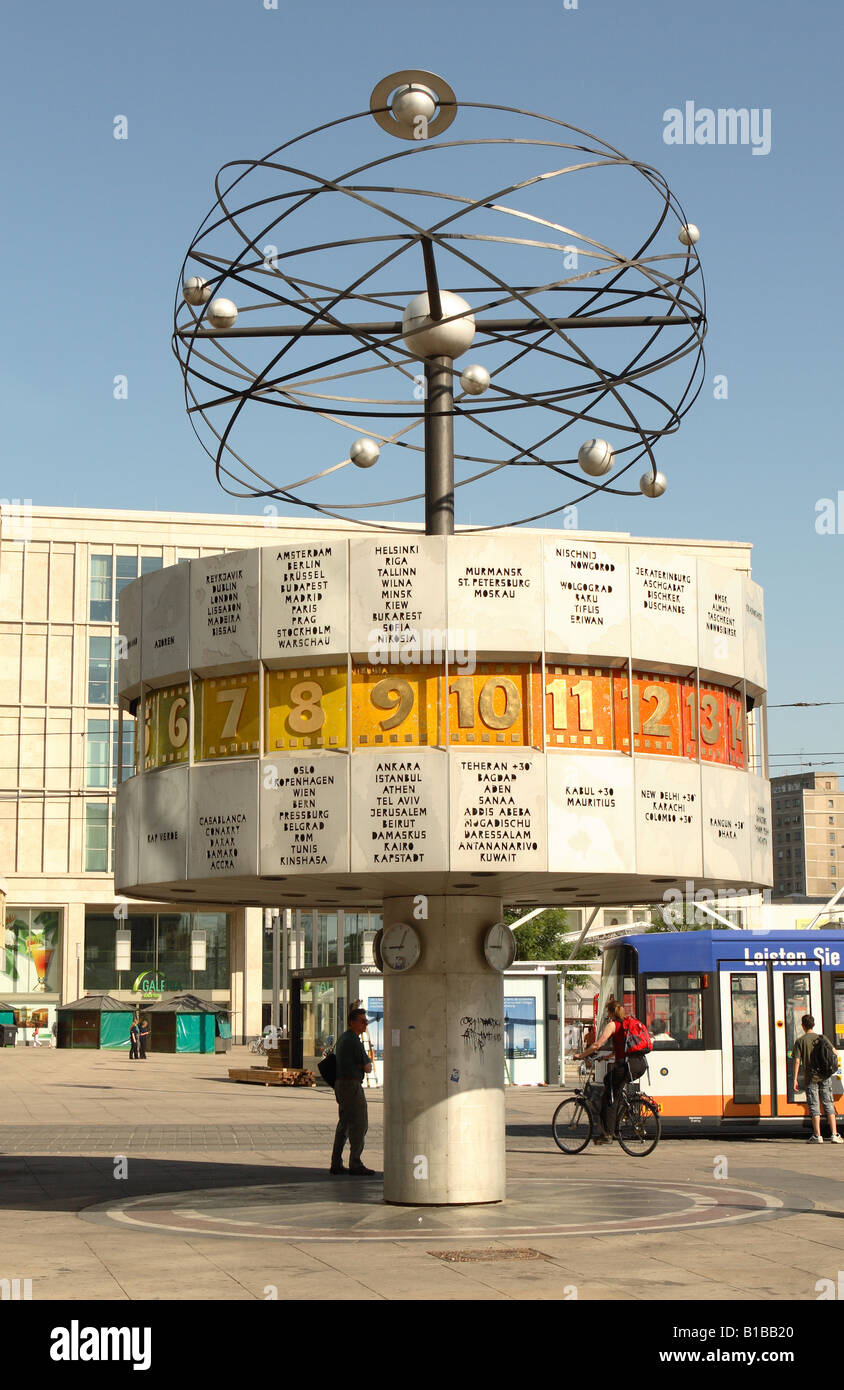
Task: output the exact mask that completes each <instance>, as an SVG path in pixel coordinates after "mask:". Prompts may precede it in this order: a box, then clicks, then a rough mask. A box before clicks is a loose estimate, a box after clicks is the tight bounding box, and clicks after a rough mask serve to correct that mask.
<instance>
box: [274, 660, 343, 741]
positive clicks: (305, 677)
mask: <svg viewBox="0 0 844 1390" xmlns="http://www.w3.org/2000/svg"><path fill="white" fill-rule="evenodd" d="M266 680H267V732H266V751H267V752H268V753H275V752H276V750H277V749H279V748H291V749H296V748H347V747H348V721H347V708H346V667H345V666H308V667H307V668H304V669H302V670H300V671H298V670H297V671H268V672H267V676H266Z"/></svg>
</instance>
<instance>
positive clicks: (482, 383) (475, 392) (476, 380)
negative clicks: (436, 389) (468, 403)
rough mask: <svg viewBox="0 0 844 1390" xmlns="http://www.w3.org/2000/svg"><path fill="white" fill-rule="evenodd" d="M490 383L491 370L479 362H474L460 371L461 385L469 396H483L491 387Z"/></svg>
mask: <svg viewBox="0 0 844 1390" xmlns="http://www.w3.org/2000/svg"><path fill="white" fill-rule="evenodd" d="M489 383H490V375H489V372H488V371H487V369H486V367H481V366H479V365H478V363H477V362H473V363H472V365H471V366H470V367H464V369H463V371H462V372H461V373H460V385H461V386H462V387H463V390H464V391H465V392H466V395H467V396H482V395H483V393H484V391H486V390H488V389H489Z"/></svg>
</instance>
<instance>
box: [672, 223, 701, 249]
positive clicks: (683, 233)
mask: <svg viewBox="0 0 844 1390" xmlns="http://www.w3.org/2000/svg"><path fill="white" fill-rule="evenodd" d="M677 237H678V239H679V240H680V241H681V242H682V243H683V245H684V246H694V244H695V242H696V241H700V228H699V227H696V226H695V224H694V222H687V223H686V224H685V226H683V227H681V228H680V230H679V232H678V233H677Z"/></svg>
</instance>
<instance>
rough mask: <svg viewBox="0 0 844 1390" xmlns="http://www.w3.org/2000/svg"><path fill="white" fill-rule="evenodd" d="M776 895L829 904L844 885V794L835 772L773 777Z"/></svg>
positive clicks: (772, 814)
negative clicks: (805, 898)
mask: <svg viewBox="0 0 844 1390" xmlns="http://www.w3.org/2000/svg"><path fill="white" fill-rule="evenodd" d="M771 816H772V819H773V845H774V897H776V898H787V897H792V896H794V895H797V896H801V897H809V898H824V899H826V900H828V899H829V898H831V897H832V896H833V894H834V893H836V892H837V891H838V890H839V889H840V888H841V887H842V886H844V877H842V876H843V875H844V792H841V791H839V790H838V777H837V775H834V774H831V773H819V772H805V773H801V774H799V775H793V774H792V775H791V776H785V777H772V778H771Z"/></svg>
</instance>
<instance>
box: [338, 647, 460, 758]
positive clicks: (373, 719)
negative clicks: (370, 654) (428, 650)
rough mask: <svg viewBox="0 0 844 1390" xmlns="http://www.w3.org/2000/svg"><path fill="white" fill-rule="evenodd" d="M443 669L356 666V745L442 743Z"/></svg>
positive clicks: (353, 708) (374, 746)
mask: <svg viewBox="0 0 844 1390" xmlns="http://www.w3.org/2000/svg"><path fill="white" fill-rule="evenodd" d="M442 683H443V682H442V668H441V667H439V666H402V667H399V668H396V667H395V666H355V667H353V668H352V747H353V748H384V747H385V746H386V747H389V746H390V745H392V744H394V745H396V746H397V747H407V746H408V744H409V745H411V746H414V745H415V746H417V747H420V746H421V747H425V746H427V745H429V744H430V745H431V746H432V747H436V745H437V744H438V743H442V737H443V736H442V730H443V711H442Z"/></svg>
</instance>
